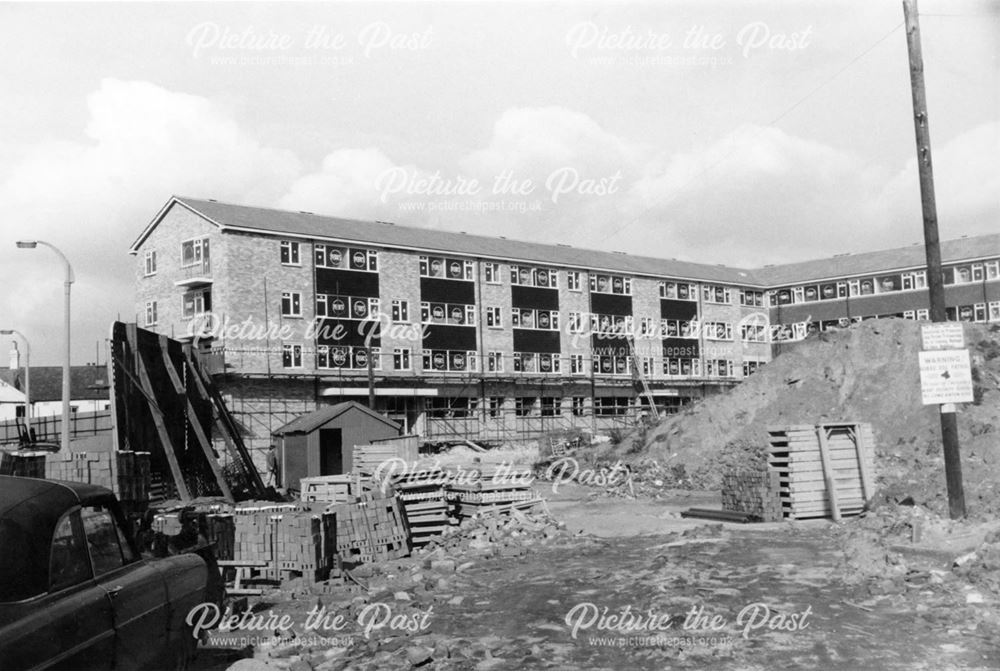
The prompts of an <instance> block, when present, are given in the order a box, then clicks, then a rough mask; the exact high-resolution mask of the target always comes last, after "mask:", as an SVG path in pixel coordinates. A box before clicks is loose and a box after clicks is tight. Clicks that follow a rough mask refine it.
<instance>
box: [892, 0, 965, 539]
mask: <svg viewBox="0 0 1000 671" xmlns="http://www.w3.org/2000/svg"><path fill="white" fill-rule="evenodd" d="M903 15H904V17H905V24H906V48H907V51H908V53H909V57H910V88H911V91H912V95H913V126H914V130H915V131H916V138H917V171H918V173H919V175H920V203H921V207H922V210H923V219H924V249H925V251H926V254H927V288H928V293H929V297H930V317H931V321H932V322H943V321H946V315H945V302H944V278H943V277H942V274H941V241H940V239H939V238H938V224H937V204H936V203H935V201H934V169H933V166H932V164H931V134H930V127H929V125H928V121H927V97H926V92H925V90H924V59H923V55H922V54H921V51H920V22H919V18H918V15H917V0H903ZM939 407H941V441H942V443H943V445H944V472H945V479H946V481H947V483H948V509H949V512H950V514H951V518H952V519H960V518H962V517H965V491H964V489H963V486H962V457H961V454H960V453H959V447H958V421H957V419H956V417H955V411H954V406H951V410H950V411H947V412H946V411H945V408H944V407H943V406H939Z"/></svg>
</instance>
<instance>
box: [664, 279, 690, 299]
mask: <svg viewBox="0 0 1000 671" xmlns="http://www.w3.org/2000/svg"><path fill="white" fill-rule="evenodd" d="M660 298H670V299H676V300H682V301H696V300H698V294H697V293H696V291H695V286H694V285H693V284H689V283H687V282H660Z"/></svg>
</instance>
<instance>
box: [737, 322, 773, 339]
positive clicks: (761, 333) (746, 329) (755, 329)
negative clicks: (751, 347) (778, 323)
mask: <svg viewBox="0 0 1000 671" xmlns="http://www.w3.org/2000/svg"><path fill="white" fill-rule="evenodd" d="M740 340H742V341H743V342H767V327H766V326H765V325H764V324H753V323H750V324H743V325H741V326H740Z"/></svg>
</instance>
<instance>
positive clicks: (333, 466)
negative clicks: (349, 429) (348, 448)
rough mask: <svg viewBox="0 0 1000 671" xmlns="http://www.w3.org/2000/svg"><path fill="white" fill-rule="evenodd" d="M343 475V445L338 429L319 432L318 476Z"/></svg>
mask: <svg viewBox="0 0 1000 671" xmlns="http://www.w3.org/2000/svg"><path fill="white" fill-rule="evenodd" d="M343 473H344V444H343V436H342V435H341V430H340V429H320V430H319V474H320V475H342V474H343Z"/></svg>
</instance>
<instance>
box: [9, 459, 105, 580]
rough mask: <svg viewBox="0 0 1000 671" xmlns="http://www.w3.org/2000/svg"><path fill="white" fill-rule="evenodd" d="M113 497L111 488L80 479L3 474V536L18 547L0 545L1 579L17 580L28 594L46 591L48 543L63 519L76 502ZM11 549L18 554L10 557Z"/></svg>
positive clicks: (87, 502)
mask: <svg viewBox="0 0 1000 671" xmlns="http://www.w3.org/2000/svg"><path fill="white" fill-rule="evenodd" d="M113 496H114V495H113V494H112V493H111V491H110V490H109V489H105V488H104V487H97V486H95V485H87V484H83V483H80V482H61V481H56V480H40V479H37V478H22V477H16V476H10V475H0V532H2V533H0V536H2V537H3V538H4V540H5V541H6V542H7V543H10V542H13V541H14V540H15V539H16V541H17V547H16V548H12V547H0V580H5V581H9V580H12V579H16V580H18V582H20V583H22V584H21V586H20V587H21V588H22V590H21V591H24V592H25V593H29V594H33V593H38V591H44V588H45V585H47V580H48V562H49V544H50V543H51V541H52V536H53V535H54V534H55V530H56V525H57V524H59V520H60V518H62V516H63V515H64V514H65V513H66V511H68V510H70V509H72V508H73V507H75V506H77V505H86V504H89V503H101V502H106V501H107V500H108V499H109V498H113ZM12 552H13V553H14V554H16V555H19V556H17V557H12V556H9V555H10V554H11V553H12ZM15 559H16V561H15ZM17 567H21V569H20V572H19V570H18V568H17ZM25 567H28V569H29V570H28V573H27V574H25V573H24V572H23V570H24V568H25ZM0 600H2V599H0Z"/></svg>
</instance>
